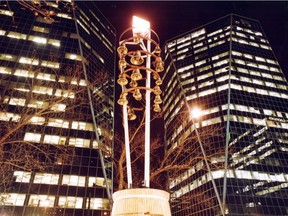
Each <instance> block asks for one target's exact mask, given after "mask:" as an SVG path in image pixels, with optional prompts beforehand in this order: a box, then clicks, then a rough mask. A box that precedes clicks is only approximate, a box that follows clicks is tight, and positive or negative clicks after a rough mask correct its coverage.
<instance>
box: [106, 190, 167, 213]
mask: <svg viewBox="0 0 288 216" xmlns="http://www.w3.org/2000/svg"><path fill="white" fill-rule="evenodd" d="M113 201H114V203H113V208H112V214H111V216H144V215H147V216H148V215H155V216H171V210H170V206H169V193H167V192H166V191H162V190H156V189H150V188H135V189H126V190H121V191H117V192H115V193H114V194H113Z"/></svg>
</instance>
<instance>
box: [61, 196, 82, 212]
mask: <svg viewBox="0 0 288 216" xmlns="http://www.w3.org/2000/svg"><path fill="white" fill-rule="evenodd" d="M82 203H83V198H82V197H66V196H65V197H64V196H60V197H59V201H58V206H59V207H60V208H76V209H80V208H82Z"/></svg>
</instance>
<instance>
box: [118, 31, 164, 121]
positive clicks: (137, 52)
mask: <svg viewBox="0 0 288 216" xmlns="http://www.w3.org/2000/svg"><path fill="white" fill-rule="evenodd" d="M145 40H146V41H147V40H149V41H150V42H151V45H152V46H151V47H153V50H152V51H147V49H146V47H145V46H144V43H143V41H145ZM131 45H134V46H132V48H133V49H132V50H129V49H128V48H127V47H129V48H130V47H131ZM143 46H144V48H143ZM135 47H136V48H135ZM117 52H118V56H119V62H118V67H119V70H120V74H119V76H118V80H117V83H118V84H119V85H120V86H121V87H122V93H121V95H120V97H119V99H118V101H117V102H118V104H120V105H122V106H123V105H128V102H129V101H128V95H129V93H130V94H132V96H133V98H134V99H135V100H136V101H141V100H142V94H143V93H144V92H145V91H151V92H153V93H154V101H153V102H154V104H153V110H154V112H161V108H160V104H161V103H162V99H161V96H160V95H161V93H162V91H161V88H160V85H161V84H162V79H161V78H160V76H159V74H158V73H160V72H162V71H164V62H163V61H162V59H161V57H160V54H161V49H160V47H159V44H158V43H157V42H156V41H155V40H152V39H151V38H146V37H143V36H138V37H137V35H136V36H133V37H132V38H131V37H130V38H128V39H127V40H123V41H122V42H120V46H119V47H118V49H117ZM148 57H149V58H150V61H151V62H152V64H150V65H147V59H148ZM150 61H149V63H150ZM149 63H148V64H149ZM147 73H150V74H151V76H152V77H153V80H154V87H152V85H151V86H150V88H147V87H146V86H143V83H145V82H143V81H145V80H146V77H145V76H146V75H147ZM151 80H152V79H151ZM151 84H152V82H151ZM127 107H128V108H127V111H128V119H129V120H134V119H136V115H135V113H134V109H133V108H132V107H130V106H127Z"/></svg>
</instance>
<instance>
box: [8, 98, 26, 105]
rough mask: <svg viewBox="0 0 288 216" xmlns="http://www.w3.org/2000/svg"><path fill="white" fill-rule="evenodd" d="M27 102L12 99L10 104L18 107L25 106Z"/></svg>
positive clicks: (20, 99)
mask: <svg viewBox="0 0 288 216" xmlns="http://www.w3.org/2000/svg"><path fill="white" fill-rule="evenodd" d="M25 102H26V99H25V98H10V101H9V104H11V105H17V106H24V105H25Z"/></svg>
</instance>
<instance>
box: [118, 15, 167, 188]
mask: <svg viewBox="0 0 288 216" xmlns="http://www.w3.org/2000/svg"><path fill="white" fill-rule="evenodd" d="M131 30H132V31H131ZM131 32H132V36H131ZM117 52H118V56H119V62H118V68H119V71H120V74H119V76H118V80H117V83H118V84H119V85H120V86H121V88H122V93H121V95H120V97H119V100H118V104H120V105H122V108H123V123H124V137H125V151H126V164H127V181H128V188H132V171H131V158H130V145H129V125H128V120H129V119H130V120H133V119H135V118H136V115H135V113H134V112H133V111H134V108H133V104H135V102H133V101H142V98H143V97H142V92H144V91H145V162H144V187H147V188H149V187H150V114H151V113H150V109H151V92H152V93H154V101H153V102H154V105H153V107H154V109H153V110H154V112H161V108H160V104H161V103H162V99H161V96H160V94H161V93H162V91H161V89H160V85H161V84H162V80H161V78H160V76H159V74H158V73H160V72H162V71H163V70H164V63H163V61H162V59H161V57H160V54H161V49H160V47H159V37H158V35H157V34H156V33H155V32H154V31H153V30H152V29H150V22H148V21H147V20H144V19H142V18H139V17H137V16H133V19H132V28H128V29H127V30H126V31H124V32H123V33H122V35H121V36H120V39H119V47H118V49H117ZM151 61H153V62H151ZM151 75H152V76H153V79H154V83H153V87H152V82H151ZM131 96H132V97H131ZM128 104H129V105H128Z"/></svg>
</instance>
